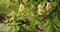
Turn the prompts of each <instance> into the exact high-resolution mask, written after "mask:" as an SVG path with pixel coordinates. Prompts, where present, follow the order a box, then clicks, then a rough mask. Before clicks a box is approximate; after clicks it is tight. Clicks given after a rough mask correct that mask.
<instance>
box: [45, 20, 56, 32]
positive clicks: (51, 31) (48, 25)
mask: <svg viewBox="0 0 60 32" xmlns="http://www.w3.org/2000/svg"><path fill="white" fill-rule="evenodd" d="M55 31H56V29H55V27H54V26H53V25H52V23H51V21H49V20H48V21H47V23H46V24H45V26H44V32H55Z"/></svg>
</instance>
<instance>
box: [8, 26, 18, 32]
mask: <svg viewBox="0 0 60 32" xmlns="http://www.w3.org/2000/svg"><path fill="white" fill-rule="evenodd" d="M17 31H19V27H18V26H11V27H10V28H9V29H8V30H7V32H17Z"/></svg>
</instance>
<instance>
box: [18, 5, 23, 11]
mask: <svg viewBox="0 0 60 32" xmlns="http://www.w3.org/2000/svg"><path fill="white" fill-rule="evenodd" d="M23 11H24V5H23V4H20V6H19V12H23Z"/></svg>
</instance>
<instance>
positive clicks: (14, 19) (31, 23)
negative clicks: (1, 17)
mask: <svg viewBox="0 0 60 32" xmlns="http://www.w3.org/2000/svg"><path fill="white" fill-rule="evenodd" d="M59 1H60V0H25V1H24V0H20V2H19V0H1V1H0V2H1V3H0V11H1V12H0V13H2V12H3V13H4V12H6V13H7V16H8V18H7V20H5V21H4V23H5V24H7V25H8V26H10V28H9V29H8V31H7V32H27V31H28V32H29V31H31V32H36V31H37V32H38V30H39V29H40V28H41V27H40V28H39V27H38V26H39V25H41V24H44V27H43V32H56V29H60V8H59V7H60V2H59ZM38 28H39V29H38Z"/></svg>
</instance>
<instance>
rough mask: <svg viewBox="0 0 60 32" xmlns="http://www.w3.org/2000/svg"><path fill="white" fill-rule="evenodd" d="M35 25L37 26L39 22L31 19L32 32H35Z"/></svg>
mask: <svg viewBox="0 0 60 32" xmlns="http://www.w3.org/2000/svg"><path fill="white" fill-rule="evenodd" d="M37 24H39V21H38V20H36V19H33V20H32V21H31V22H30V27H31V30H32V32H34V31H35V26H36V25H37Z"/></svg>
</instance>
